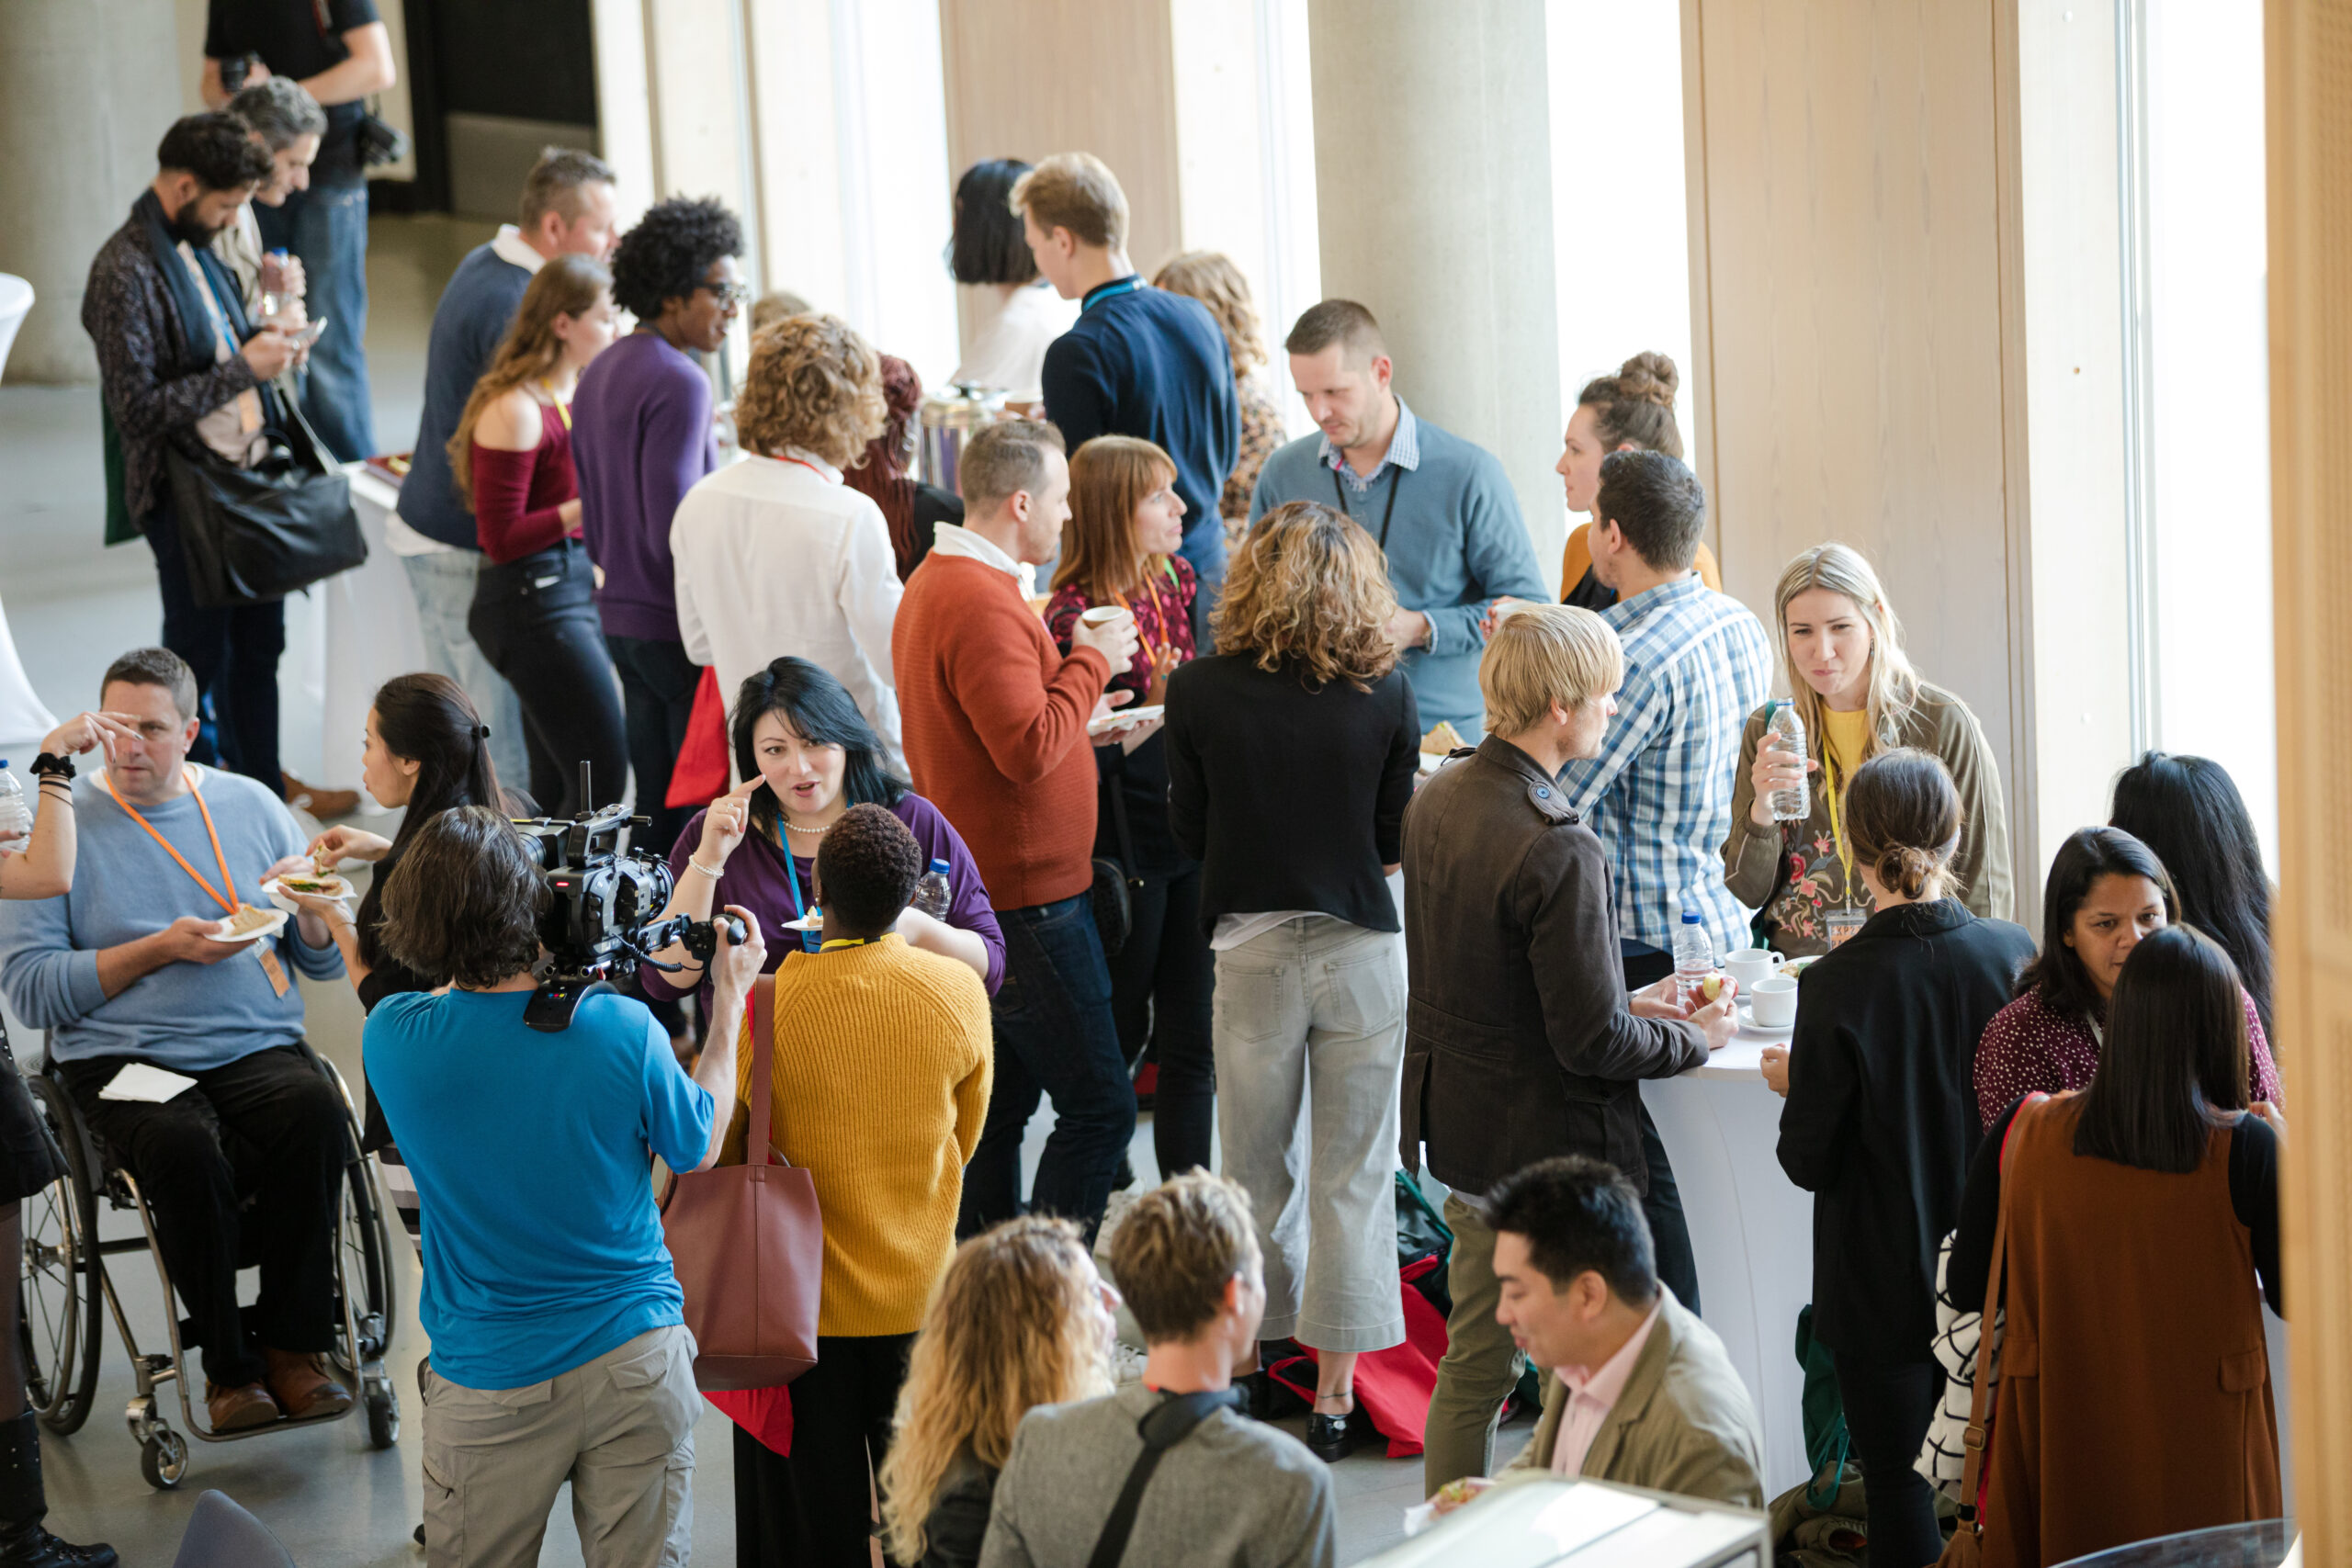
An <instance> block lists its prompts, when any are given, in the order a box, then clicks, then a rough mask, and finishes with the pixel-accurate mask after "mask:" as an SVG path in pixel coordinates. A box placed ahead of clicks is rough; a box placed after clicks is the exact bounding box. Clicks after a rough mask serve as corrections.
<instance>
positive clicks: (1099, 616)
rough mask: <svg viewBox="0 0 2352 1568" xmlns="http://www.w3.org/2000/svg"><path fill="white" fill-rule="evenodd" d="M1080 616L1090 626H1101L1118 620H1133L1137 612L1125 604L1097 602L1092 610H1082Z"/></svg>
mask: <svg viewBox="0 0 2352 1568" xmlns="http://www.w3.org/2000/svg"><path fill="white" fill-rule="evenodd" d="M1078 618H1079V619H1080V620H1081V621H1084V622H1085V623H1086V624H1087V625H1088V626H1094V627H1097V628H1100V627H1103V626H1110V625H1112V624H1113V623H1114V622H1118V621H1132V620H1134V619H1135V618H1136V614H1135V612H1134V611H1133V610H1130V609H1128V608H1126V607H1125V605H1123V604H1097V605H1095V606H1094V608H1092V609H1091V610H1080V612H1079V613H1078Z"/></svg>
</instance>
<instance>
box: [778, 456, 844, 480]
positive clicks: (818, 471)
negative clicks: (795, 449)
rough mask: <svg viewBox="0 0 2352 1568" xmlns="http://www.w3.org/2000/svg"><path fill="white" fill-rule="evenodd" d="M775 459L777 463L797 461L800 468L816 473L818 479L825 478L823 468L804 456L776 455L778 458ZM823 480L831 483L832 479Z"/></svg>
mask: <svg viewBox="0 0 2352 1568" xmlns="http://www.w3.org/2000/svg"><path fill="white" fill-rule="evenodd" d="M776 461H777V462H779V463H797V464H799V465H800V466H801V467H802V468H806V469H808V470H809V472H810V473H812V474H814V475H816V476H817V477H818V478H819V479H825V470H824V469H822V468H819V467H818V466H817V465H816V464H814V463H812V462H810V461H809V459H808V458H806V457H778V458H777V459H776ZM825 482H826V483H827V484H831V483H832V481H831V479H825Z"/></svg>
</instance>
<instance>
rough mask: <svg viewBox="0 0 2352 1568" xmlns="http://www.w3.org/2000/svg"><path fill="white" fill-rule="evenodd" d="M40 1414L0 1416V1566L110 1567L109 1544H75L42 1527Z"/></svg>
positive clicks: (44, 1497)
mask: <svg viewBox="0 0 2352 1568" xmlns="http://www.w3.org/2000/svg"><path fill="white" fill-rule="evenodd" d="M46 1517H49V1497H48V1495H47V1494H46V1493H45V1492H43V1491H42V1490H41V1484H40V1416H36V1415H34V1414H33V1413H32V1412H31V1411H29V1410H28V1411H26V1412H25V1413H24V1414H23V1415H22V1416H17V1418H16V1419H15V1420H14V1421H0V1568H115V1555H114V1548H113V1547H111V1546H75V1545H74V1544H73V1543H72V1542H71V1541H63V1540H58V1539H57V1538H56V1537H55V1536H53V1535H51V1534H50V1533H49V1532H48V1531H47V1530H45V1529H42V1528H41V1520H42V1519H44V1518H46Z"/></svg>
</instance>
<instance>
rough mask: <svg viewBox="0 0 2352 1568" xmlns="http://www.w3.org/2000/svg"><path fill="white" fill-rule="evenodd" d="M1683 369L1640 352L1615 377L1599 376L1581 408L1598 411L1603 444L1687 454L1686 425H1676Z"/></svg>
mask: <svg viewBox="0 0 2352 1568" xmlns="http://www.w3.org/2000/svg"><path fill="white" fill-rule="evenodd" d="M1681 385H1682V373H1681V372H1680V371H1679V370H1677V369H1676V368H1675V367H1674V361H1673V360H1671V359H1669V358H1668V357H1667V356H1666V355H1663V354H1637V355H1634V357H1633V358H1631V359H1628V360H1627V361H1625V363H1624V364H1623V365H1621V366H1619V367H1617V374H1616V375H1614V376H1596V377H1594V378H1592V379H1591V380H1589V381H1587V382H1586V383H1585V384H1584V390H1583V391H1581V392H1578V393H1577V407H1579V408H1589V409H1590V410H1592V412H1593V423H1594V425H1595V428H1596V429H1597V430H1598V431H1599V432H1600V444H1601V446H1604V447H1608V448H1614V447H1618V446H1623V445H1625V444H1626V443H1627V442H1631V443H1633V445H1634V446H1639V447H1641V448H1642V449H1643V450H1645V451H1648V452H1663V453H1665V454H1666V455H1667V456H1668V457H1681V456H1682V431H1681V427H1680V426H1679V425H1677V424H1676V423H1674V394H1675V392H1676V391H1677V390H1678V389H1680V387H1681Z"/></svg>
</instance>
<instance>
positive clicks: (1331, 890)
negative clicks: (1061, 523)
mask: <svg viewBox="0 0 2352 1568" xmlns="http://www.w3.org/2000/svg"><path fill="white" fill-rule="evenodd" d="M1254 658H1255V655H1252V654H1248V653H1226V654H1212V655H1211V656H1209V657H1208V658H1205V659H1195V660H1193V661H1192V662H1191V663H1190V664H1187V665H1185V666H1184V667H1183V668H1182V669H1180V670H1178V671H1176V672H1175V673H1174V674H1173V675H1171V676H1170V677H1169V681H1168V725H1167V752H1168V824H1169V827H1170V829H1172V830H1173V831H1174V833H1175V835H1176V842H1177V843H1178V845H1179V846H1181V847H1182V850H1183V851H1184V852H1185V853H1186V854H1188V855H1190V856H1192V857H1193V859H1195V860H1197V861H1199V862H1201V863H1202V868H1203V869H1202V873H1201V929H1202V930H1203V931H1205V932H1208V933H1210V934H1212V935H1214V934H1215V932H1216V922H1217V919H1218V917H1219V916H1223V915H1250V914H1267V913H1272V912H1273V911H1275V910H1278V909H1311V910H1315V911H1317V912H1318V913H1321V914H1326V915H1330V916H1333V917H1335V918H1337V919H1342V920H1346V921H1348V922H1349V923H1350V924H1351V925H1358V926H1362V927H1363V928H1364V929H1365V930H1367V931H1396V930H1397V929H1398V924H1397V901H1396V900H1395V899H1394V898H1391V897H1389V896H1388V883H1387V879H1386V875H1385V873H1384V872H1383V871H1382V869H1381V868H1382V867H1384V866H1389V865H1395V864H1397V863H1398V862H1400V861H1401V860H1402V859H1403V858H1404V853H1405V849H1404V842H1405V807H1407V806H1408V805H1409V804H1410V803H1411V801H1412V798H1413V775H1414V773H1415V771H1416V770H1417V769H1418V768H1419V763H1420V734H1421V729H1420V713H1419V709H1418V708H1416V707H1415V706H1414V705H1413V688H1412V687H1411V686H1409V685H1408V684H1407V683H1406V681H1405V676H1404V672H1403V671H1402V670H1397V669H1392V670H1390V671H1388V673H1387V674H1385V675H1384V676H1382V677H1381V678H1380V680H1379V681H1378V682H1374V685H1373V688H1372V690H1371V691H1369V692H1361V691H1358V690H1357V689H1356V688H1355V687H1353V686H1351V685H1350V684H1348V683H1347V682H1344V681H1335V682H1331V683H1330V684H1329V685H1327V686H1324V687H1323V688H1321V689H1320V690H1312V689H1310V688H1309V687H1308V686H1307V685H1306V682H1304V681H1303V680H1302V679H1301V678H1300V676H1299V675H1298V674H1297V673H1296V672H1295V671H1293V670H1290V669H1287V668H1285V669H1283V670H1279V671H1268V670H1261V669H1259V668H1258V667H1257V666H1256V664H1255V663H1254V662H1253V661H1252V660H1254Z"/></svg>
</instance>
